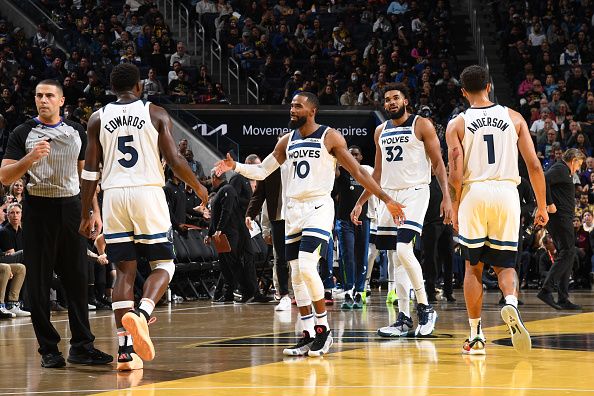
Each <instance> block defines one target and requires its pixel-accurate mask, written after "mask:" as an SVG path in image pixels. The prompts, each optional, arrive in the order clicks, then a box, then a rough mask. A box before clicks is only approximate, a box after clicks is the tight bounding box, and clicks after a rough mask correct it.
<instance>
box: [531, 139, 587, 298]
mask: <svg viewBox="0 0 594 396" xmlns="http://www.w3.org/2000/svg"><path fill="white" fill-rule="evenodd" d="M585 158H586V156H585V155H584V153H582V152H581V151H580V150H579V149H575V148H571V149H568V150H567V151H565V152H564V153H563V158H562V161H558V162H555V163H554V164H553V165H552V166H551V167H550V168H549V170H548V171H546V172H545V179H546V182H547V205H548V206H547V210H548V212H549V213H550V214H551V215H550V216H549V224H548V225H547V229H548V230H549V233H550V234H551V236H552V237H553V242H555V246H556V247H557V251H558V252H559V255H558V257H557V260H556V261H555V264H554V265H553V266H552V267H551V269H550V270H549V273H548V275H547V277H546V279H545V281H544V283H543V285H542V289H541V290H540V292H538V294H537V297H538V298H539V299H540V300H542V301H543V302H544V303H546V304H548V305H550V306H551V307H553V308H555V309H567V310H579V309H581V308H582V307H581V306H579V305H577V304H574V303H572V302H571V301H570V300H569V276H570V275H571V270H572V268H573V261H574V259H575V232H574V229H573V216H574V211H575V184H574V180H573V175H574V174H575V172H577V171H578V170H579V169H580V168H581V166H582V163H583V162H584V159H585ZM578 183H579V182H578ZM555 286H557V290H558V293H559V299H558V300H557V302H555V300H554V299H553V291H554V290H555Z"/></svg>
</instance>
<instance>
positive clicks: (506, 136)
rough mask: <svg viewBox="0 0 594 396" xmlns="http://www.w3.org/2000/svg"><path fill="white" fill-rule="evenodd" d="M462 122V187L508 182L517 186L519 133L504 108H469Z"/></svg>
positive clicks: (498, 106)
mask: <svg viewBox="0 0 594 396" xmlns="http://www.w3.org/2000/svg"><path fill="white" fill-rule="evenodd" d="M461 116H462V118H463V119H464V139H463V140H462V147H463V149H464V184H468V183H473V182H480V181H485V180H509V181H512V182H514V183H516V184H520V174H519V172H518V133H517V131H516V128H515V126H514V123H513V121H512V119H511V117H510V116H509V111H508V109H507V107H504V106H500V105H497V104H493V105H491V106H488V107H476V108H473V107H471V108H469V109H467V110H466V111H465V112H464V113H462V114H461Z"/></svg>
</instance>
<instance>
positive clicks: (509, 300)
mask: <svg viewBox="0 0 594 396" xmlns="http://www.w3.org/2000/svg"><path fill="white" fill-rule="evenodd" d="M505 303H506V304H507V305H513V306H514V307H516V308H518V297H516V296H514V295H513V294H510V295H509V296H505Z"/></svg>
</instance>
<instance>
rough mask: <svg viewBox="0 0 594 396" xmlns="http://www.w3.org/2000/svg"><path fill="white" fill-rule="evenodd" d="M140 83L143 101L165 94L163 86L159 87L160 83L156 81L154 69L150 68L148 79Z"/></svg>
mask: <svg viewBox="0 0 594 396" xmlns="http://www.w3.org/2000/svg"><path fill="white" fill-rule="evenodd" d="M155 44H158V43H155ZM141 83H142V94H143V96H144V98H145V99H146V98H148V97H149V96H152V95H163V94H164V93H165V90H164V89H163V85H161V81H159V80H158V79H157V73H155V69H154V68H152V67H151V68H150V69H149V71H148V77H147V78H146V79H144V80H142V81H141Z"/></svg>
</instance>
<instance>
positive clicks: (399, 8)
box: [387, 0, 408, 15]
mask: <svg viewBox="0 0 594 396" xmlns="http://www.w3.org/2000/svg"><path fill="white" fill-rule="evenodd" d="M407 11H408V1H407V0H394V1H393V2H391V3H390V5H389V6H388V11H387V13H388V15H389V14H395V15H400V14H405V13H406V12H407Z"/></svg>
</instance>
